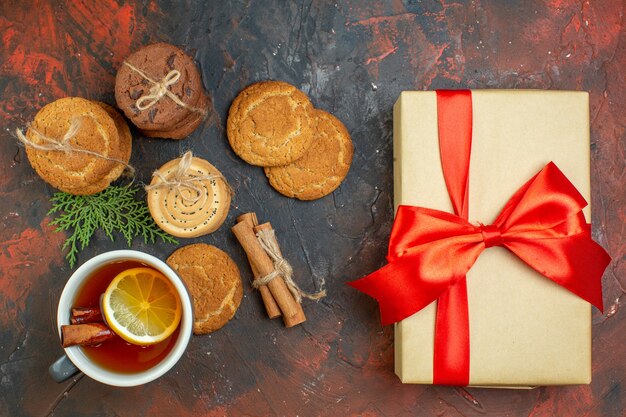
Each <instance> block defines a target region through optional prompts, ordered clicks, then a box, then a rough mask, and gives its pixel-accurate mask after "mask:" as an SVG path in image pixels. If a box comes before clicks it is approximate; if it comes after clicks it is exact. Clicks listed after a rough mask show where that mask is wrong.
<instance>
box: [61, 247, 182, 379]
mask: <svg viewBox="0 0 626 417" xmlns="http://www.w3.org/2000/svg"><path fill="white" fill-rule="evenodd" d="M132 268H151V269H153V270H156V271H157V272H160V273H161V274H162V275H163V276H164V277H165V278H167V280H169V282H170V283H171V284H172V285H171V286H170V288H173V289H174V291H175V295H176V296H177V297H178V299H179V300H180V308H181V316H180V322H179V324H178V327H177V328H176V330H174V332H173V333H172V334H171V335H170V336H169V337H167V338H166V339H165V340H162V341H159V342H158V343H154V344H149V345H145V344H142V345H139V344H133V343H129V342H127V341H126V340H124V339H123V338H121V337H112V338H111V340H107V341H105V342H102V343H100V344H97V345H95V346H70V347H67V348H65V356H62V357H61V358H59V360H57V361H56V362H55V363H54V364H53V365H52V366H50V369H49V370H50V374H51V375H52V377H53V378H54V379H55V380H56V381H57V382H61V381H63V380H65V379H67V378H69V377H71V376H72V375H73V374H74V373H75V372H77V371H78V370H80V371H82V372H83V373H84V374H85V375H87V376H89V377H91V378H93V379H95V380H96V381H99V382H102V383H104V384H108V385H114V386H120V387H130V386H135V385H141V384H145V383H147V382H150V381H153V380H155V379H157V378H158V377H160V376H161V375H163V374H165V373H166V372H167V371H168V370H170V369H171V368H172V367H173V366H174V365H175V364H176V362H178V360H179V359H180V357H181V356H182V355H183V353H184V351H185V349H186V347H187V344H188V343H189V340H190V339H191V336H192V333H193V332H192V330H193V309H192V303H191V297H190V295H189V293H188V291H187V288H186V287H185V284H184V283H183V281H182V280H181V279H180V277H179V276H178V275H177V274H176V272H174V270H172V269H171V268H170V267H169V266H168V265H167V264H166V263H165V262H163V261H161V260H160V259H158V258H155V257H154V256H152V255H148V254H146V253H143V252H139V251H134V250H116V251H112V252H106V253H103V254H100V255H97V256H95V257H94V258H92V259H90V260H88V261H87V262H85V263H84V264H83V265H81V266H80V267H79V268H78V269H77V270H76V272H74V273H73V274H72V276H71V277H70V278H69V280H68V281H67V283H66V284H65V287H64V288H63V292H62V293H61V298H60V300H59V307H58V310H57V327H58V331H59V337H60V338H61V339H62V338H63V334H62V331H61V329H62V326H66V325H69V324H70V314H71V310H72V308H75V307H90V306H96V308H98V307H99V306H100V302H101V297H102V294H104V293H105V291H106V290H107V287H108V286H109V284H110V283H111V282H112V281H113V279H114V278H115V277H116V276H117V275H118V274H120V273H121V272H124V271H127V270H130V269H132ZM101 326H102V327H104V325H101Z"/></svg>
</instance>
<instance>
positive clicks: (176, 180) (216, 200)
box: [146, 152, 231, 238]
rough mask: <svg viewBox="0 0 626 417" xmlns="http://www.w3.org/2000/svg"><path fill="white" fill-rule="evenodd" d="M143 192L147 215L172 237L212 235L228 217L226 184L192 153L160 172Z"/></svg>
mask: <svg viewBox="0 0 626 417" xmlns="http://www.w3.org/2000/svg"><path fill="white" fill-rule="evenodd" d="M146 190H147V192H148V208H149V209H150V214H151V215H152V217H153V218H154V220H155V222H156V224H157V225H158V226H159V227H160V228H161V229H163V230H164V231H166V232H167V233H169V234H171V235H173V236H177V237H184V238H191V237H198V236H202V235H206V234H208V233H212V232H214V231H215V230H217V229H218V228H219V227H220V226H221V225H222V223H223V222H224V220H226V216H227V215H228V210H229V207H230V197H231V191H230V187H229V186H228V184H227V182H226V180H225V179H224V177H223V176H222V174H221V173H220V172H219V171H218V170H217V168H215V167H214V166H213V165H211V164H210V163H208V162H207V161H205V160H204V159H201V158H196V157H193V156H192V154H191V152H187V153H186V154H185V155H184V156H183V157H182V158H177V159H174V160H172V161H169V162H168V163H166V164H165V165H163V166H162V167H161V168H159V169H158V170H157V171H156V172H155V173H154V175H153V178H152V182H151V183H150V185H149V186H147V187H146Z"/></svg>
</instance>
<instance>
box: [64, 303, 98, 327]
mask: <svg viewBox="0 0 626 417" xmlns="http://www.w3.org/2000/svg"><path fill="white" fill-rule="evenodd" d="M102 321H104V320H103V319H102V312H101V311H100V307H74V308H72V311H71V314H70V323H72V324H85V323H99V322H102Z"/></svg>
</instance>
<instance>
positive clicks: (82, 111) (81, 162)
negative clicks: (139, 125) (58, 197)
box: [26, 97, 128, 194]
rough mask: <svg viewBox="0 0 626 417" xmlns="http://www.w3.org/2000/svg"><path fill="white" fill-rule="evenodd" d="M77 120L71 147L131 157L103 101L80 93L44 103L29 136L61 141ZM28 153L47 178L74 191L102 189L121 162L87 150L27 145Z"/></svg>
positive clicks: (39, 141) (41, 140) (43, 143)
mask: <svg viewBox="0 0 626 417" xmlns="http://www.w3.org/2000/svg"><path fill="white" fill-rule="evenodd" d="M75 120H78V121H79V122H80V126H79V128H78V129H77V130H76V132H75V133H74V135H72V136H71V138H70V139H69V140H68V141H67V143H68V145H69V146H70V147H71V148H74V149H79V150H85V151H90V152H95V153H97V154H100V155H102V156H104V157H107V158H114V159H119V160H122V161H125V162H126V161H128V159H127V158H125V156H126V155H125V153H126V152H125V151H124V150H123V146H122V145H121V141H120V135H119V133H118V127H117V126H116V124H115V121H114V120H113V119H112V118H111V116H109V114H108V113H107V111H106V110H105V109H103V108H102V107H101V106H100V105H98V104H97V103H95V102H91V101H89V100H86V99H83V98H79V97H66V98H62V99H59V100H56V101H54V102H52V103H49V104H47V105H46V106H44V107H43V108H42V109H41V110H40V111H39V112H38V113H37V115H36V116H35V120H34V121H33V123H32V124H31V126H30V127H29V129H28V131H27V132H26V137H27V138H28V139H29V140H30V141H32V142H33V143H35V144H38V145H41V146H50V143H49V142H48V140H47V139H46V138H48V139H49V140H52V141H54V142H61V141H62V140H63V138H64V136H65V135H66V134H67V133H68V130H69V129H70V126H71V124H72V121H75ZM44 136H45V138H44ZM122 140H123V139H122ZM26 155H27V156H28V160H29V161H30V163H31V165H32V166H33V168H34V169H35V171H36V172H37V174H39V176H40V177H41V178H42V179H43V180H44V181H46V182H47V183H49V184H50V185H52V186H53V187H55V188H58V189H59V190H61V191H65V192H68V193H73V194H92V193H96V192H99V191H102V190H103V189H104V188H106V187H107V186H108V185H109V183H110V182H111V181H112V180H113V179H114V178H111V176H110V174H111V172H112V171H114V170H116V169H119V167H118V166H119V165H121V164H120V163H119V162H115V161H110V160H107V159H106V158H103V157H99V156H96V155H91V154H88V153H85V152H80V151H72V150H69V151H67V152H65V151H63V150H41V149H35V148H34V147H32V146H29V145H26ZM122 169H123V168H122ZM120 173H121V171H120Z"/></svg>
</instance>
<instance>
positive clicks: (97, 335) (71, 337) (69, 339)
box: [61, 323, 115, 348]
mask: <svg viewBox="0 0 626 417" xmlns="http://www.w3.org/2000/svg"><path fill="white" fill-rule="evenodd" d="M113 337H115V333H113V331H112V330H111V329H109V328H108V327H107V326H105V325H104V324H102V323H87V324H68V325H63V326H61V344H62V345H63V347H64V348H66V347H70V346H76V345H80V346H93V345H99V344H100V343H102V342H105V341H107V340H109V339H112V338H113Z"/></svg>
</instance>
